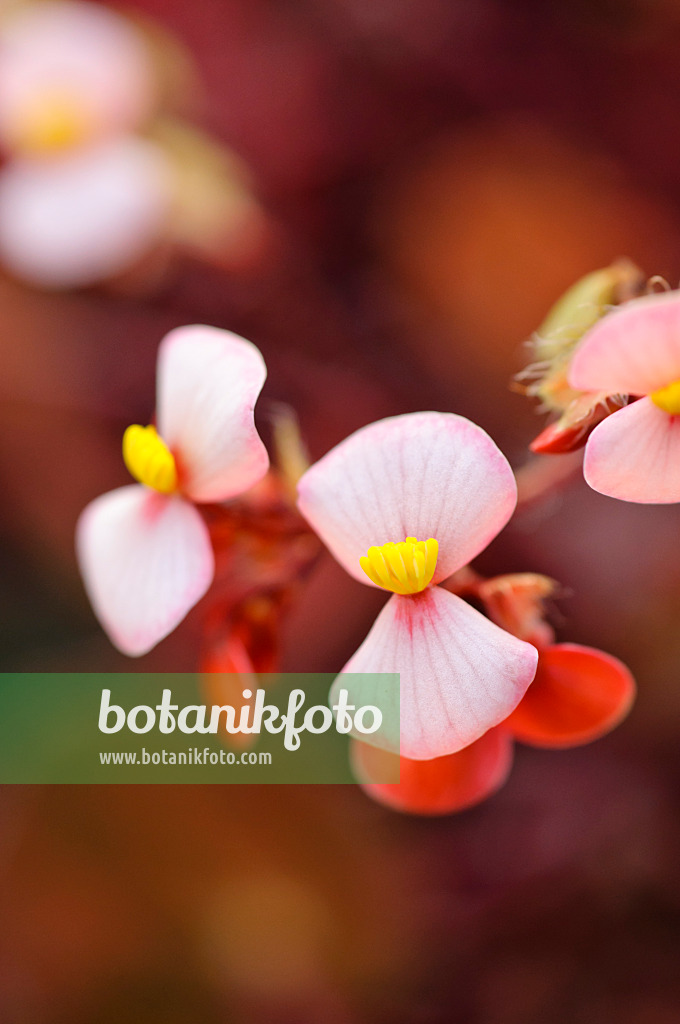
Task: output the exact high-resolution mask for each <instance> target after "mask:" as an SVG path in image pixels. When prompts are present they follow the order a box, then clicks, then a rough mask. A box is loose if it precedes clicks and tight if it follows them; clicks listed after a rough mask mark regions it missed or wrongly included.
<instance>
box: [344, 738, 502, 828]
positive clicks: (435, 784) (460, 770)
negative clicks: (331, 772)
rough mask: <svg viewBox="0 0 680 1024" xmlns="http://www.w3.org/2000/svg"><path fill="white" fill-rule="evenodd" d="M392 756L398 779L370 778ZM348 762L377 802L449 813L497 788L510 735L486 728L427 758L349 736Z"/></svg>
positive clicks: (385, 770) (384, 771)
mask: <svg viewBox="0 0 680 1024" xmlns="http://www.w3.org/2000/svg"><path fill="white" fill-rule="evenodd" d="M397 760H399V778H400V781H399V782H398V783H374V782H371V781H370V780H371V779H372V778H376V777H378V778H379V777H382V778H384V777H385V776H386V775H389V774H390V772H391V770H392V766H393V765H394V767H395V769H396V761H397ZM351 761H352V770H353V772H354V774H355V776H356V778H357V779H358V780H359V782H360V783H361V784H362V786H363V788H364V789H365V790H366V792H367V793H368V794H369V795H370V796H372V797H374V798H375V799H376V800H377V801H378V802H379V803H381V804H385V805H386V806H387V807H391V808H392V809H393V810H396V811H407V812H409V813H410V814H451V813H452V812H453V811H462V810H464V808H466V807H472V806H473V805H474V804H477V803H479V802H480V801H482V800H485V799H486V798H487V797H489V796H491V795H492V794H493V793H495V792H496V790H497V789H500V787H501V786H502V785H503V783H504V782H505V780H506V779H507V777H508V774H509V772H510V768H511V767H512V738H511V736H510V734H509V733H507V732H505V730H503V729H489V731H488V732H487V733H485V734H484V735H483V736H482V738H481V739H479V740H477V741H476V742H475V743H471V744H470V746H469V747H465V748H464V749H463V750H459V751H458V753H456V754H448V755H447V756H446V757H435V758H433V759H432V760H431V761H411V760H410V759H409V758H407V757H401V758H399V756H398V755H397V754H391V753H389V752H388V751H386V750H379V749H378V748H377V747H370V746H369V745H368V744H367V743H360V742H359V741H358V740H352V748H351ZM395 774H396V772H395Z"/></svg>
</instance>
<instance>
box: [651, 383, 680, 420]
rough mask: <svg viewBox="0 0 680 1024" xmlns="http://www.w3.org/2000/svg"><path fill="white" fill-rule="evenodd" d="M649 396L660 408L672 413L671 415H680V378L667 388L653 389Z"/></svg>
mask: <svg viewBox="0 0 680 1024" xmlns="http://www.w3.org/2000/svg"><path fill="white" fill-rule="evenodd" d="M649 397H650V398H651V400H652V401H653V402H654V405H658V407H659V409H663V411H664V412H668V413H670V414H671V416H680V380H676V381H674V382H673V383H672V384H669V385H668V387H667V388H659V390H658V391H652V393H651V395H650V396H649Z"/></svg>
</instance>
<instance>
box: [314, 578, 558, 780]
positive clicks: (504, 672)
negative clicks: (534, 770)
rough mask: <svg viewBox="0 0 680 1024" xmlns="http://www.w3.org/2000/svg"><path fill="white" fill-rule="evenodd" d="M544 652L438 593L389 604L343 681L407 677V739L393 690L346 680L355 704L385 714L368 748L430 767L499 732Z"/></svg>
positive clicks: (403, 688)
mask: <svg viewBox="0 0 680 1024" xmlns="http://www.w3.org/2000/svg"><path fill="white" fill-rule="evenodd" d="M537 663H538V651H537V650H536V648H535V647H533V646H532V645H531V644H528V643H524V641H522V640H518V639H517V638H516V637H514V636H512V635H511V634H510V633H506V632H505V630H502V629H500V628H499V627H498V626H496V625H494V624H493V623H492V622H490V621H489V620H488V619H486V618H484V616H483V615H481V614H480V612H478V611H476V610H475V609H474V608H471V607H470V605H468V604H466V603H465V601H462V600H461V599H460V598H459V597H456V596H455V595H453V594H450V593H449V592H448V591H446V590H443V589H442V588H441V587H432V588H430V589H429V590H425V591H423V593H422V594H417V595H415V596H413V597H399V596H397V595H395V596H394V597H392V598H390V600H389V601H388V602H387V604H386V605H385V607H384V608H383V610H382V611H381V612H380V614H379V615H378V618H377V619H376V621H375V623H374V625H373V627H372V629H371V631H370V633H369V634H368V636H367V637H366V639H365V640H364V642H363V644H362V645H361V647H360V648H359V650H358V651H357V652H356V654H354V655H353V656H352V657H351V658H350V660H349V661H348V663H347V664H346V665H345V667H344V669H343V673H380V672H385V673H387V672H390V673H394V672H398V673H399V674H400V698H401V699H400V719H401V725H400V737H401V746H400V747H399V736H398V735H397V734H396V730H395V728H394V723H395V722H396V721H397V720H398V719H397V716H396V713H395V711H394V710H393V705H394V701H393V699H392V697H393V695H392V694H391V693H390V692H389V689H388V685H387V683H381V682H379V681H378V680H376V681H375V682H371V681H366V680H362V679H357V678H356V677H355V678H354V679H353V678H352V676H346V675H344V674H343V675H340V676H338V679H337V680H336V681H335V683H334V684H333V687H332V689H331V697H332V698H333V702H334V701H335V697H336V695H337V692H338V690H339V689H342V688H345V689H347V690H348V692H349V694H350V697H351V698H353V699H350V703H355V704H357V705H359V704H362V705H363V704H377V706H378V707H380V708H381V709H386V714H385V715H384V723H385V724H384V728H383V729H381V730H380V731H379V732H376V733H374V734H372V735H368V736H361V735H359V734H356V735H357V737H358V738H359V739H361V740H362V741H363V742H364V743H369V744H371V745H373V746H378V747H382V748H384V749H386V750H393V751H395V752H397V751H399V752H400V753H401V756H402V757H407V758H411V759H413V760H416V761H419V760H428V759H430V758H433V757H443V756H445V755H446V754H453V753H455V752H456V751H457V750H461V749H462V748H463V747H466V746H467V745H468V744H469V743H472V742H474V740H476V739H479V737H480V736H482V735H483V734H484V733H485V732H486V731H487V730H488V729H490V728H491V727H492V726H494V725H499V724H500V723H501V722H502V721H503V720H504V719H505V718H507V716H508V715H509V714H510V712H511V711H512V710H513V709H514V708H515V707H516V706H517V704H518V703H519V701H520V700H521V698H522V697H523V696H524V693H525V692H526V690H527V688H528V686H529V684H530V683H531V681H532V679H533V678H534V675H535V674H536V666H537Z"/></svg>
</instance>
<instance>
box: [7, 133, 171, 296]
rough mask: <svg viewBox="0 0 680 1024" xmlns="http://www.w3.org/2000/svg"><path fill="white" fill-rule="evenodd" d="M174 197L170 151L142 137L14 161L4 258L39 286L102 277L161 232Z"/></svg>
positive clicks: (137, 255)
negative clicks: (167, 154) (61, 154)
mask: <svg viewBox="0 0 680 1024" xmlns="http://www.w3.org/2000/svg"><path fill="white" fill-rule="evenodd" d="M170 199H171V177H170V170H169V168H168V165H167V163H166V161H165V158H164V157H163V154H162V153H161V151H160V150H159V149H157V148H156V147H155V146H153V145H151V143H148V142H145V141H143V140H141V139H121V140H116V141H115V142H109V143H105V144H103V145H100V146H97V147H96V148H93V149H88V150H86V151H83V152H78V153H74V154H73V155H70V156H67V157H60V158H59V159H52V160H47V161H39V160H16V161H14V162H12V163H9V164H7V165H6V166H5V167H4V168H2V170H1V171H0V259H2V261H3V262H4V263H5V264H6V266H7V267H8V268H9V269H10V270H11V271H12V273H14V274H16V275H17V277H20V278H23V279H24V280H26V281H28V282H29V283H31V284H36V285H38V286H39V287H46V288H76V287H84V286H86V285H91V284H95V283H97V282H99V281H104V280H106V279H107V278H110V277H114V276H115V275H116V274H120V273H122V272H123V271H125V270H128V269H130V267H132V266H133V265H134V264H135V263H136V262H137V261H138V260H140V259H141V258H142V257H143V256H145V255H146V254H147V253H148V252H149V251H150V250H151V249H152V248H153V246H154V245H155V244H156V243H157V242H158V241H159V240H160V239H161V237H162V234H163V231H164V225H165V220H166V218H167V216H168V214H169V210H170Z"/></svg>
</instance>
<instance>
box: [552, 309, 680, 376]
mask: <svg viewBox="0 0 680 1024" xmlns="http://www.w3.org/2000/svg"><path fill="white" fill-rule="evenodd" d="M676 380H680V294H679V293H678V292H666V293H665V294H664V295H647V296H645V297H644V298H642V299H634V300H633V301H631V302H627V303H625V305H623V306H621V307H620V308H619V309H614V310H613V311H612V312H611V313H609V314H608V315H607V316H605V317H604V318H603V319H602V320H599V321H598V323H596V324H595V326H594V327H593V328H592V329H591V330H590V331H588V333H587V334H586V335H585V336H584V338H583V340H582V341H581V343H580V344H579V346H578V348H577V349H576V352H575V353H574V356H573V358H572V361H571V366H570V368H569V384H570V385H571V387H573V388H576V389H577V390H578V391H606V392H608V393H609V394H617V393H618V394H622V395H648V394H650V393H651V392H652V391H657V390H659V389H660V388H663V387H666V386H667V385H668V384H672V383H673V382H674V381H676Z"/></svg>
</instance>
